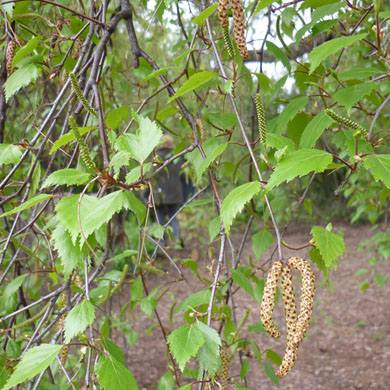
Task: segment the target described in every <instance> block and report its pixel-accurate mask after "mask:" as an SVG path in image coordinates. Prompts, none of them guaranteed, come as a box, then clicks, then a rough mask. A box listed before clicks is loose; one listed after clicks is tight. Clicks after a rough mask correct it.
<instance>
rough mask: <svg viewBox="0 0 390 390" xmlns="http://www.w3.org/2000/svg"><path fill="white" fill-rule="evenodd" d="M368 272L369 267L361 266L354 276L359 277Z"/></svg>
mask: <svg viewBox="0 0 390 390" xmlns="http://www.w3.org/2000/svg"><path fill="white" fill-rule="evenodd" d="M367 272H368V269H367V268H361V269H359V270H357V271H356V272H355V273H354V275H353V276H354V277H355V278H357V277H359V276H363V275H365V274H366V273H367Z"/></svg>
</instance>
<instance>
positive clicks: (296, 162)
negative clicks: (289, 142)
mask: <svg viewBox="0 0 390 390" xmlns="http://www.w3.org/2000/svg"><path fill="white" fill-rule="evenodd" d="M331 162H332V155H331V154H329V153H327V152H325V151H323V150H318V149H300V150H298V151H296V152H293V153H290V154H289V155H288V156H287V157H285V158H284V159H282V160H281V161H280V162H279V163H278V165H277V166H276V168H275V170H274V172H273V173H272V175H271V178H270V180H269V181H268V184H267V186H266V190H267V191H270V190H272V189H273V188H274V187H277V186H278V185H279V184H281V183H283V182H284V181H287V182H289V181H291V180H293V179H294V178H296V177H297V176H304V175H307V174H308V173H309V172H312V171H314V172H317V173H318V172H323V171H324V170H325V169H326V167H327V166H328V165H329V164H330V163H331Z"/></svg>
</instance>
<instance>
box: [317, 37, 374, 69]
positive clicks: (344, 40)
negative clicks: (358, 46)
mask: <svg viewBox="0 0 390 390" xmlns="http://www.w3.org/2000/svg"><path fill="white" fill-rule="evenodd" d="M366 35H367V34H366V33H364V34H358V35H351V36H349V37H341V38H335V39H332V40H330V41H327V42H325V43H323V44H322V45H320V46H317V47H315V48H314V49H313V50H312V52H311V53H310V55H309V58H310V62H311V64H310V74H311V73H313V72H314V71H315V70H316V69H317V67H318V65H320V63H321V61H323V60H324V59H325V58H327V57H329V56H330V55H332V54H335V53H337V52H338V51H339V50H341V49H344V48H346V47H348V46H351V45H353V44H354V43H355V42H358V41H360V40H362V39H363V38H364V37H365V36H366Z"/></svg>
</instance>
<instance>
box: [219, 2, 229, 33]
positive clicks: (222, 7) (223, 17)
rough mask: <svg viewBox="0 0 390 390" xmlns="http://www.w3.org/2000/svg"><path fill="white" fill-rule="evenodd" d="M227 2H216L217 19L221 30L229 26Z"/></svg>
mask: <svg viewBox="0 0 390 390" xmlns="http://www.w3.org/2000/svg"><path fill="white" fill-rule="evenodd" d="M228 10H229V0H218V19H219V24H220V25H221V27H222V28H225V27H228V26H229V17H228Z"/></svg>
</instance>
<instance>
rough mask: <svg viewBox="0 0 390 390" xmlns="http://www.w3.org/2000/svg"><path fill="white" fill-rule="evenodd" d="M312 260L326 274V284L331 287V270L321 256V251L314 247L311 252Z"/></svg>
mask: <svg viewBox="0 0 390 390" xmlns="http://www.w3.org/2000/svg"><path fill="white" fill-rule="evenodd" d="M309 255H310V259H311V261H312V262H313V263H315V264H317V267H318V269H319V270H320V271H322V273H323V274H324V277H325V280H326V283H327V284H328V287H329V268H328V267H327V266H326V265H325V260H324V258H323V257H322V256H321V253H320V251H319V250H318V248H316V247H312V248H311V249H310V251H309Z"/></svg>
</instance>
